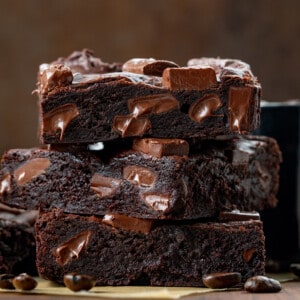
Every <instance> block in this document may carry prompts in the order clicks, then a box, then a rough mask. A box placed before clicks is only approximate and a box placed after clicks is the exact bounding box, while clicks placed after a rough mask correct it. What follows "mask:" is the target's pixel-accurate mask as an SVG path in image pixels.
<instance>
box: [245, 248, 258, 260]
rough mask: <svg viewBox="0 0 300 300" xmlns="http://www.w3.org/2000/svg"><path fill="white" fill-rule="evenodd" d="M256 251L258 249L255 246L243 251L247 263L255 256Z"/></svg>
mask: <svg viewBox="0 0 300 300" xmlns="http://www.w3.org/2000/svg"><path fill="white" fill-rule="evenodd" d="M255 253H256V249H254V248H251V249H248V250H246V251H244V252H243V259H244V261H245V262H246V263H248V262H249V261H250V260H251V259H252V257H253V256H254V254H255Z"/></svg>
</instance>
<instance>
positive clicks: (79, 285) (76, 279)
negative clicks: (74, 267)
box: [64, 273, 96, 292]
mask: <svg viewBox="0 0 300 300" xmlns="http://www.w3.org/2000/svg"><path fill="white" fill-rule="evenodd" d="M64 284H65V286H66V287H67V288H68V289H70V290H71V291H73V292H79V291H89V290H90V289H91V288H93V287H94V286H95V284H96V281H95V280H94V279H93V277H92V276H89V275H83V274H76V273H68V274H65V275H64Z"/></svg>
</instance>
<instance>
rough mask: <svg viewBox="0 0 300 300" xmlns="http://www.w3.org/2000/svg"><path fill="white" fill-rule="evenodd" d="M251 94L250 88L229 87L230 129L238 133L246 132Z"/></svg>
mask: <svg viewBox="0 0 300 300" xmlns="http://www.w3.org/2000/svg"><path fill="white" fill-rule="evenodd" d="M251 94H252V88H251V87H230V89H229V107H228V109H229V115H230V128H231V129H232V130H237V131H238V132H239V133H243V132H244V131H247V129H248V127H249V120H248V110H249V105H250V99H251Z"/></svg>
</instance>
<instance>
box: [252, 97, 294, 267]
mask: <svg viewBox="0 0 300 300" xmlns="http://www.w3.org/2000/svg"><path fill="white" fill-rule="evenodd" d="M261 110H262V111H261V126H260V128H259V130H257V131H256V132H255V134H260V135H265V136H270V137H273V138H275V139H276V140H277V142H278V144H279V146H280V149H281V151H282V157H283V162H282V164H281V166H280V187H279V191H278V194H277V196H278V200H279V202H278V205H277V207H276V208H275V209H274V208H273V209H266V210H265V211H263V212H262V213H261V217H262V220H263V222H264V231H265V235H266V255H267V262H268V264H267V270H268V267H269V268H270V269H271V271H275V270H277V269H278V270H280V271H285V270H288V268H289V265H290V263H292V262H297V261H300V250H299V249H300V101H297V100H295V101H287V102H262V106H261ZM270 262H272V263H273V265H272V263H270Z"/></svg>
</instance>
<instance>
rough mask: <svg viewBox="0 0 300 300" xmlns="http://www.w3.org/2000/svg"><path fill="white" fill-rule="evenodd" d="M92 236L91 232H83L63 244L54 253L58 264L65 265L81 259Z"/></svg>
mask: <svg viewBox="0 0 300 300" xmlns="http://www.w3.org/2000/svg"><path fill="white" fill-rule="evenodd" d="M91 235H92V232H91V231H89V230H87V231H83V232H81V233H79V234H77V235H76V236H74V237H72V238H71V239H69V240H68V241H66V242H65V243H63V244H61V245H60V246H59V247H58V248H57V249H55V251H54V253H53V254H54V256H55V257H56V261H57V263H58V264H60V265H65V264H67V263H70V262H71V261H72V260H73V259H74V258H79V255H80V253H81V252H82V251H83V249H84V248H87V246H88V244H89V242H90V239H91Z"/></svg>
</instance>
